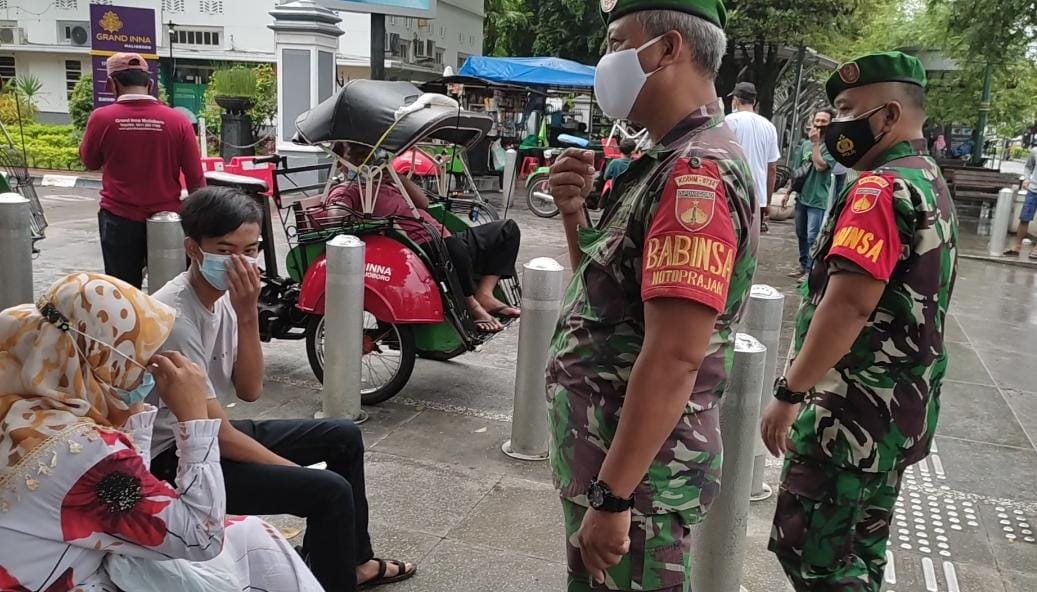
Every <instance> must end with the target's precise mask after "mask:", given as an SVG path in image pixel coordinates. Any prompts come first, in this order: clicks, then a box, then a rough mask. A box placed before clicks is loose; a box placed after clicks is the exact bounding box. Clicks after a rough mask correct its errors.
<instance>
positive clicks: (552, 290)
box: [501, 257, 565, 460]
mask: <svg viewBox="0 0 1037 592" xmlns="http://www.w3.org/2000/svg"><path fill="white" fill-rule="evenodd" d="M564 275H565V272H564V269H563V268H562V266H561V265H559V263H558V262H557V261H555V260H554V259H551V258H549V257H538V258H536V259H533V260H532V261H530V262H529V263H526V264H525V265H524V266H523V267H522V320H521V321H520V322H519V343H518V362H517V363H516V365H515V407H514V413H512V416H511V439H510V440H508V441H507V442H505V443H504V444H503V445H502V446H501V451H502V452H504V454H506V455H508V456H510V457H511V458H516V459H519V460H546V459H547V445H548V442H547V439H548V431H547V399H546V398H545V397H544V391H545V388H546V379H545V377H544V367H545V366H546V365H547V349H548V347H550V345H551V336H552V335H553V334H554V330H555V325H556V324H557V322H558V312H559V311H560V310H561V307H562V289H563V284H562V277H563V276H564Z"/></svg>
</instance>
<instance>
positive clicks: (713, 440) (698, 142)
mask: <svg viewBox="0 0 1037 592" xmlns="http://www.w3.org/2000/svg"><path fill="white" fill-rule="evenodd" d="M662 146H663V147H661V148H659V149H657V150H653V151H649V152H648V153H646V154H645V155H644V156H643V157H641V158H640V159H638V160H636V161H635V162H633V163H631V165H630V168H629V169H628V170H627V171H626V172H625V173H623V174H622V175H621V176H620V177H618V179H617V182H616V185H615V187H614V189H613V196H614V199H613V200H611V202H610V204H609V207H608V210H607V211H606V213H605V215H604V217H603V218H602V219H601V221H600V222H599V223H598V225H597V227H596V228H592V229H582V230H581V231H580V237H579V238H580V248H581V250H582V251H583V260H582V262H581V263H580V265H579V266H578V268H577V269H576V270H575V273H574V277H573V280H572V283H571V284H570V285H569V288H568V290H567V292H566V295H565V298H564V300H563V304H562V314H561V317H560V319H559V324H558V327H557V329H556V331H555V336H554V340H553V343H552V346H551V350H550V353H549V357H548V367H547V382H548V404H549V416H550V421H551V432H552V434H551V435H552V443H551V465H552V469H553V471H554V475H555V480H556V484H557V486H558V487H559V489H560V490H561V493H562V496H563V497H565V498H567V499H570V500H573V501H575V502H577V503H581V504H583V505H586V498H585V497H584V494H585V492H586V490H587V487H588V486H589V485H590V483H591V481H593V480H594V479H595V478H596V477H597V476H598V471H599V469H600V468H601V464H602V462H603V461H604V459H605V454H606V453H607V452H608V449H609V446H610V445H611V444H612V440H613V438H614V437H615V434H616V430H617V428H618V424H619V415H620V412H621V410H622V407H623V397H624V395H625V394H626V389H627V382H628V381H629V379H630V373H631V371H632V370H633V367H634V362H635V361H636V360H637V356H638V353H639V352H640V350H641V344H642V342H643V341H644V336H645V319H644V302H645V301H647V300H651V299H652V298H657V297H670V298H685V299H689V300H693V301H696V302H699V303H701V304H704V305H706V306H708V307H710V308H712V309H713V310H716V311H717V312H718V313H719V318H718V320H717V322H716V327H715V329H714V332H713V337H712V340H711V342H710V345H709V349H708V351H707V352H706V358H705V360H704V362H703V364H702V367H701V369H700V370H699V373H698V379H697V381H696V383H695V387H694V390H693V391H692V392H690V393H688V404H687V407H686V408H685V411H684V415H683V416H682V418H681V420H680V421H679V422H678V424H677V425H676V426H675V427H674V429H673V432H672V433H671V434H670V436H669V438H668V439H667V441H666V443H665V444H664V445H663V446H662V448H661V449H660V451H659V453H658V455H657V456H656V458H655V460H654V461H653V462H652V465H651V467H650V468H649V470H648V473H647V475H646V476H645V479H644V480H643V481H642V482H641V484H640V485H639V486H638V487H637V489H636V490H635V494H634V495H635V506H634V510H635V512H640V513H643V514H662V513H670V512H682V513H687V514H688V515H689V516H691V515H694V514H695V513H696V512H698V513H699V514H700V515H701V513H702V512H704V510H705V508H706V507H707V506H708V505H709V503H710V502H711V501H712V499H713V498H714V497H715V496H716V494H717V492H718V489H719V477H720V466H721V441H720V431H719V421H718V409H717V403H718V401H719V399H720V396H721V395H722V394H723V392H724V388H725V386H726V383H727V372H728V369H729V368H730V365H731V361H732V358H733V351H734V350H733V348H734V346H733V340H734V323H735V322H736V320H737V318H738V316H739V314H740V312H741V310H742V305H743V304H744V303H745V302H746V300H747V295H748V293H749V288H750V284H751V283H752V277H753V273H754V271H755V270H756V257H755V253H756V242H757V238H758V237H757V235H756V231H755V230H753V224H752V220H753V213H754V211H755V209H756V208H755V207H754V206H753V204H754V203H755V202H754V198H753V181H752V176H751V173H750V172H749V168H748V165H747V164H746V162H745V158H744V156H743V154H742V150H741V148H740V147H739V146H738V145H737V144H736V143H735V139H734V137H733V136H732V134H731V131H730V129H729V128H728V127H727V126H726V125H725V124H724V118H723V111H722V106H721V104H720V102H719V101H718V102H717V103H715V104H712V105H708V106H705V107H702V108H701V109H700V110H699V111H696V112H695V113H693V114H692V115H691V116H689V117H688V118H687V119H685V120H684V121H683V122H682V123H680V124H679V125H678V126H677V127H676V128H675V129H674V130H673V131H671V132H670V133H669V134H668V135H667V137H666V138H664V139H663V142H662Z"/></svg>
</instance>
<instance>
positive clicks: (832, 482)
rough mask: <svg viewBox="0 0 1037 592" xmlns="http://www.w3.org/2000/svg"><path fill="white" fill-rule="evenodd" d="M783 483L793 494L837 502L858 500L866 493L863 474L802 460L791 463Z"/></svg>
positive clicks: (838, 503) (830, 502)
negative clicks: (862, 480)
mask: <svg viewBox="0 0 1037 592" xmlns="http://www.w3.org/2000/svg"><path fill="white" fill-rule="evenodd" d="M782 487H783V488H784V489H785V490H787V491H788V492H789V493H792V494H794V495H798V496H800V497H804V498H806V499H809V500H813V501H816V502H825V503H829V504H835V505H837V506H849V505H856V504H859V503H860V501H861V496H862V495H863V483H862V482H861V478H860V477H859V476H857V475H855V474H854V473H853V472H852V471H843V470H840V469H837V468H835V467H824V466H821V465H819V464H816V463H812V462H802V461H791V462H789V463H788V465H787V466H786V467H785V471H784V476H783V479H782Z"/></svg>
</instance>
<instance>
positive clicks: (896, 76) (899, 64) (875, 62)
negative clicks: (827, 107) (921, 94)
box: [825, 51, 927, 103]
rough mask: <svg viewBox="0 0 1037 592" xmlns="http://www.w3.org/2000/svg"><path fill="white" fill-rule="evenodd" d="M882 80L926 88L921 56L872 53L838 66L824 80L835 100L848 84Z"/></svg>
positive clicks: (831, 96) (854, 86)
mask: <svg viewBox="0 0 1037 592" xmlns="http://www.w3.org/2000/svg"><path fill="white" fill-rule="evenodd" d="M879 82H906V83H908V84H917V85H918V86H920V87H922V88H925V85H926V82H927V79H926V77H925V67H924V66H922V62H921V61H919V59H918V58H916V57H914V56H909V55H907V54H906V53H901V52H899V51H887V52H885V53H873V54H871V55H866V56H862V57H859V58H857V59H855V60H851V61H849V62H846V63H845V64H843V65H841V66H839V69H838V70H836V71H835V73H833V74H832V75H831V76H830V77H829V78H828V82H827V83H825V91H826V92H827V93H828V100H829V101H831V102H833V103H834V102H835V97H837V96H839V93H841V92H843V91H844V90H846V89H848V88H857V87H859V86H867V85H869V84H877V83H879Z"/></svg>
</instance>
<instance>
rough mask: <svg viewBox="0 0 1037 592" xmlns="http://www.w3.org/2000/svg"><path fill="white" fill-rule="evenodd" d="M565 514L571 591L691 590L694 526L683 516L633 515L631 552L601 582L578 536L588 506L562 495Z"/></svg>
mask: <svg viewBox="0 0 1037 592" xmlns="http://www.w3.org/2000/svg"><path fill="white" fill-rule="evenodd" d="M562 511H563V513H564V514H565V542H566V544H565V550H566V559H567V560H568V564H569V586H568V591H569V592H605V591H607V590H652V591H655V592H691V540H690V538H689V532H690V530H691V526H690V524H689V522H695V521H697V520H691V521H689V520H688V519H687V517H685V516H682V515H681V514H656V515H650V516H646V515H644V514H639V513H633V514H632V515H631V517H630V552H629V553H627V554H626V555H625V556H624V557H623V559H622V561H620V562H619V564H618V565H615V566H613V567H612V568H610V569H609V570H608V571H607V572H606V573H605V583H604V584H603V585H602V584H597V583H595V582H594V581H593V580H591V578H590V576H589V575H587V570H586V568H585V567H584V566H583V559H582V558H581V557H580V549H579V547H577V544H578V543H577V539H576V535H577V533H578V532H579V531H580V524H582V523H583V516H584V514H586V512H587V508H586V507H584V506H581V505H579V504H576V503H574V502H571V501H569V500H567V499H564V498H563V499H562Z"/></svg>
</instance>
